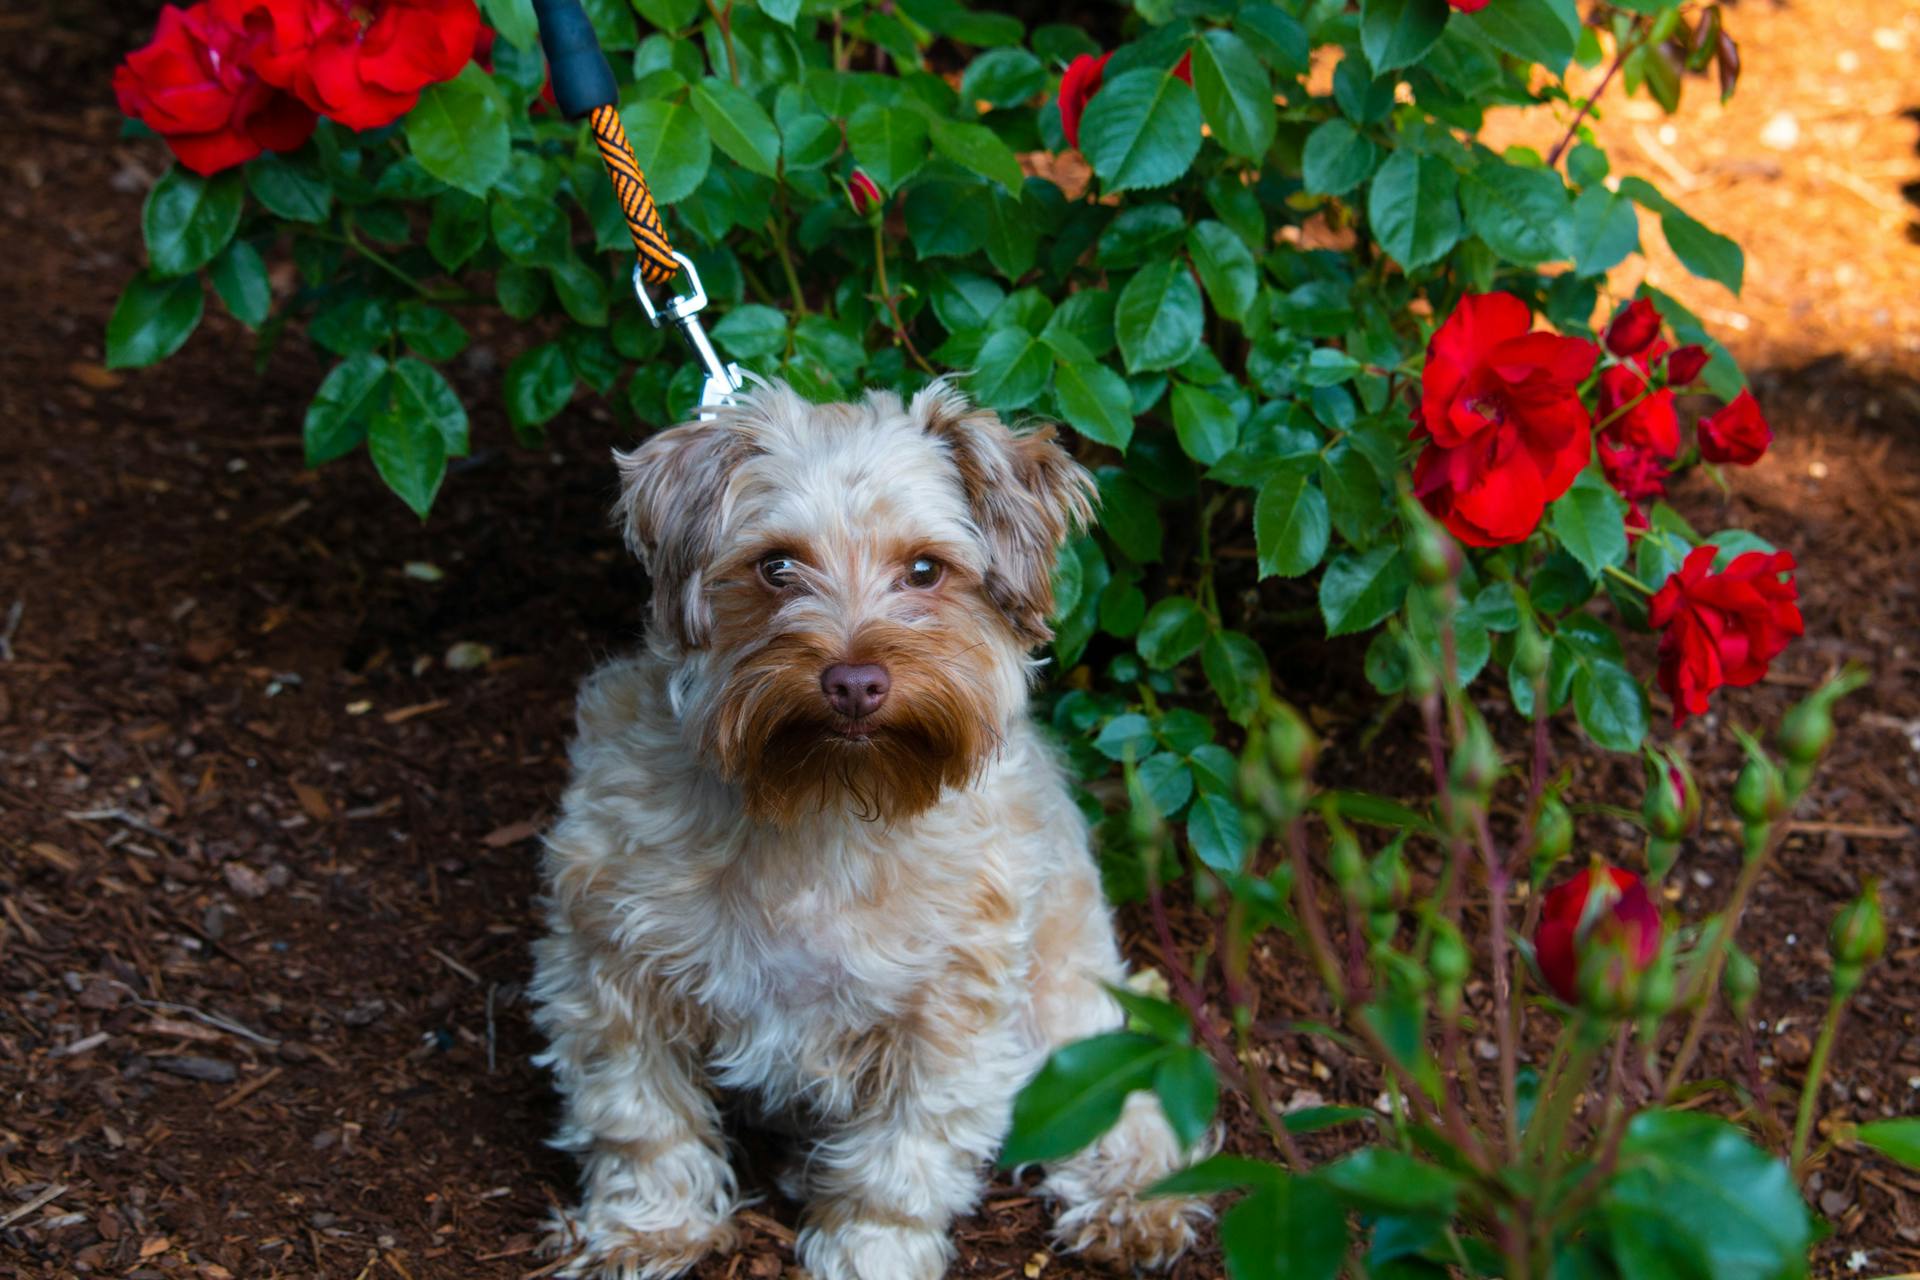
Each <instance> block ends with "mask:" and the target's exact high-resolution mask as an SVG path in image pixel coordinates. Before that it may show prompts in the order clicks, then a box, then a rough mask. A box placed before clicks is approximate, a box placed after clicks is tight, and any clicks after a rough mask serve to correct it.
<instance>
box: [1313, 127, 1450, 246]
mask: <svg viewBox="0 0 1920 1280" xmlns="http://www.w3.org/2000/svg"><path fill="white" fill-rule="evenodd" d="M1322 127H1323V128H1324V127H1325V126H1322ZM1459 186H1460V182H1459V178H1458V176H1457V175H1456V174H1455V173H1454V169H1453V166H1452V165H1451V164H1448V163H1447V162H1446V161H1445V160H1443V159H1441V158H1440V157H1439V156H1431V155H1415V154H1414V153H1413V152H1411V151H1396V152H1394V153H1393V154H1392V155H1391V156H1389V157H1388V158H1387V162H1386V163H1385V164H1383V165H1381V166H1380V172H1379V173H1378V174H1377V175H1376V176H1375V177H1374V180H1373V186H1372V188H1371V189H1370V190H1369V191H1368V192H1367V216H1368V218H1370V219H1371V220H1372V222H1373V232H1374V235H1375V236H1376V237H1378V239H1379V241H1380V246H1381V248H1383V249H1385V250H1386V251H1387V252H1388V253H1390V254H1392V255H1393V259H1394V261H1396V262H1398V263H1399V264H1400V265H1401V266H1402V267H1404V268H1406V269H1407V270H1409V271H1411V270H1414V269H1415V268H1418V267H1424V266H1427V265H1428V264H1429V263H1434V262H1438V261H1439V260H1440V259H1441V258H1443V257H1445V256H1446V254H1447V251H1448V250H1449V249H1451V248H1453V246H1454V245H1456V244H1458V243H1459V242H1460V203H1459V199H1458V192H1459Z"/></svg>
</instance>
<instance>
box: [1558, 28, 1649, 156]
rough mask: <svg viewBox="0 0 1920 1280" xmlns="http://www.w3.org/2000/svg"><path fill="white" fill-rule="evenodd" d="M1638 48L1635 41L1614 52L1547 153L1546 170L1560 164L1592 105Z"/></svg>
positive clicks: (1621, 46) (1591, 110)
mask: <svg viewBox="0 0 1920 1280" xmlns="http://www.w3.org/2000/svg"><path fill="white" fill-rule="evenodd" d="M1638 47H1639V42H1638V41H1637V40H1629V41H1627V42H1625V43H1623V44H1621V45H1620V46H1619V47H1618V48H1617V49H1616V50H1615V51H1614V55H1613V64H1612V65H1611V66H1609V67H1608V68H1607V73H1606V74H1605V75H1604V76H1601V77H1600V83H1599V84H1597V85H1595V86H1594V90H1593V92H1592V93H1590V94H1588V95H1587V96H1586V97H1585V98H1582V99H1581V100H1580V110H1579V111H1577V112H1575V113H1574V117H1573V123H1571V124H1569V125H1568V126H1567V132H1566V134H1565V135H1564V136H1562V137H1561V139H1560V141H1558V142H1556V143H1554V144H1553V150H1551V151H1549V152H1547V168H1549V169H1551V168H1553V166H1555V165H1557V164H1559V163H1560V157H1561V156H1563V155H1565V154H1566V153H1567V148H1568V147H1571V146H1572V145H1573V140H1574V138H1575V137H1577V136H1578V135H1579V133H1580V126H1581V124H1582V123H1584V122H1585V121H1586V118H1587V117H1588V116H1589V115H1590V114H1592V112H1593V107H1594V104H1595V103H1596V102H1598V101H1600V98H1601V96H1602V95H1604V94H1605V93H1606V91H1607V86H1608V85H1610V84H1612V83H1613V78H1614V77H1615V76H1616V75H1619V74H1620V68H1621V67H1622V66H1624V65H1625V64H1626V61H1627V56H1628V55H1629V54H1631V53H1632V52H1633V51H1634V50H1635V49H1636V48H1638Z"/></svg>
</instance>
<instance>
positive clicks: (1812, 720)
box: [1780, 691, 1833, 765]
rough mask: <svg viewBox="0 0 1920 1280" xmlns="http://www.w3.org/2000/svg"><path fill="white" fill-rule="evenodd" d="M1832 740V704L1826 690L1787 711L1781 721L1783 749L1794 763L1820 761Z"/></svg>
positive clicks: (1781, 748) (1809, 763)
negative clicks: (1825, 692) (1825, 694)
mask: <svg viewBox="0 0 1920 1280" xmlns="http://www.w3.org/2000/svg"><path fill="white" fill-rule="evenodd" d="M1832 742H1833V704H1832V701H1831V700H1830V699H1828V698H1827V697H1825V696H1824V691H1822V692H1820V693H1815V694H1814V695H1813V696H1812V697H1810V698H1808V699H1807V700H1806V701H1804V702H1802V703H1800V704H1799V705H1798V706H1796V707H1794V708H1793V709H1792V710H1791V711H1789V712H1787V714H1786V718H1785V719H1783V720H1782V721H1781V722H1780V750H1781V752H1782V753H1783V754H1785V756H1786V757H1787V759H1788V760H1789V761H1791V762H1792V763H1794V764H1802V765H1811V764H1814V763H1815V762H1817V761H1818V760H1819V759H1820V757H1821V756H1822V755H1823V754H1824V753H1825V752H1826V749H1827V747H1828V745H1829V744H1831V743H1832Z"/></svg>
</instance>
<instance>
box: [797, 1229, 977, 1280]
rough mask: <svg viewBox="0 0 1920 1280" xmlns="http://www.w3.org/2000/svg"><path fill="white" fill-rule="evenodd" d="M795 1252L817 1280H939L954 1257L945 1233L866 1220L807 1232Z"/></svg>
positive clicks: (951, 1246)
mask: <svg viewBox="0 0 1920 1280" xmlns="http://www.w3.org/2000/svg"><path fill="white" fill-rule="evenodd" d="M795 1248H796V1251H797V1252H798V1253H799V1255H800V1264H801V1265H802V1266H804V1267H805V1268H806V1269H807V1271H808V1273H809V1274H811V1275H812V1277H813V1280H940V1277H941V1276H944V1275H945V1274H946V1273H947V1262H948V1260H949V1259H951V1258H952V1256H953V1245H952V1243H951V1242H950V1241H949V1240H948V1239H947V1233H946V1232H945V1231H939V1230H935V1229H933V1228H931V1227H926V1226H921V1225H918V1224H914V1223H905V1222H876V1221H873V1220H870V1219H861V1218H854V1219H850V1220H847V1221H844V1222H839V1223H836V1224H835V1225H833V1226H830V1227H808V1228H807V1229H806V1230H804V1231H802V1232H801V1233H800V1239H799V1241H798V1243H797V1245H796V1246H795Z"/></svg>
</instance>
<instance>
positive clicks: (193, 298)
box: [107, 271, 206, 369]
mask: <svg viewBox="0 0 1920 1280" xmlns="http://www.w3.org/2000/svg"><path fill="white" fill-rule="evenodd" d="M205 306H206V298H205V297H204V296H203V295H202V293H201V291H200V280H199V278H198V277H197V276H177V277H175V278H173V279H171V280H169V279H167V278H165V277H163V276H159V275H156V274H155V273H153V272H151V271H142V272H141V273H140V274H139V275H137V276H135V277H134V278H133V279H131V280H129V281H127V287H126V289H125V290H124V291H123V292H122V293H121V294H120V300H119V301H118V302H117V303H115V304H114V307H113V316H112V318H111V319H109V320H108V321H107V368H109V369H142V368H145V367H146V366H147V365H150V364H156V363H158V362H159V361H161V360H165V359H166V358H167V357H168V356H170V355H172V354H173V353H174V352H176V351H178V350H179V349H180V348H181V347H183V346H185V345H186V341H187V339H188V338H189V337H191V336H192V335H193V331H194V329H195V328H196V327H197V326H198V325H199V324H200V314H201V312H202V310H203V309H204V308H205Z"/></svg>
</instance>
